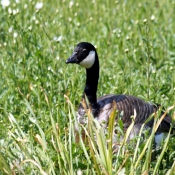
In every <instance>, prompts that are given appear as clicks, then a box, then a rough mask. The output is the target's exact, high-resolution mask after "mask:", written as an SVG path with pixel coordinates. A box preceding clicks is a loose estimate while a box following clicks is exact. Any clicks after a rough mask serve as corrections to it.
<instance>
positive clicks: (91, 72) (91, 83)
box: [83, 53, 99, 109]
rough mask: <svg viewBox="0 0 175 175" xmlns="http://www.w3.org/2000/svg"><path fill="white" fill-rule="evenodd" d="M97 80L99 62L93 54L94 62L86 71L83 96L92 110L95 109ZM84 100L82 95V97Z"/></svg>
mask: <svg viewBox="0 0 175 175" xmlns="http://www.w3.org/2000/svg"><path fill="white" fill-rule="evenodd" d="M98 78H99V61H98V55H97V53H95V62H94V64H93V66H92V67H91V68H89V69H86V86H85V89H84V94H85V95H86V97H87V98H88V101H89V104H90V106H91V107H92V109H96V108H97V94H96V93H97V86H98ZM83 98H84V95H83Z"/></svg>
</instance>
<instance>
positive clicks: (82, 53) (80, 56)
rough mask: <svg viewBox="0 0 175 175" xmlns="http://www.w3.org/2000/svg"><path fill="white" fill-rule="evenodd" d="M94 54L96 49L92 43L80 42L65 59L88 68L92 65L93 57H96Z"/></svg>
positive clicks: (67, 61)
mask: <svg viewBox="0 0 175 175" xmlns="http://www.w3.org/2000/svg"><path fill="white" fill-rule="evenodd" d="M96 55H97V53H96V49H95V47H94V46H93V45H92V44H90V43H88V42H81V43H79V44H78V45H77V46H76V48H75V50H74V52H73V54H72V55H71V56H70V57H69V58H68V59H67V60H66V63H67V64H68V63H72V64H73V63H74V64H79V65H80V66H82V67H84V68H85V69H89V68H91V67H92V66H93V65H94V63H95V59H97V58H96V57H97V56H96Z"/></svg>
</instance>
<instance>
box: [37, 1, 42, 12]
mask: <svg viewBox="0 0 175 175" xmlns="http://www.w3.org/2000/svg"><path fill="white" fill-rule="evenodd" d="M42 7H43V3H42V2H37V3H36V5H35V8H36V9H37V10H39V9H41V8H42Z"/></svg>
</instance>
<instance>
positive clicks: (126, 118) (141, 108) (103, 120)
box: [78, 94, 171, 132]
mask: <svg viewBox="0 0 175 175" xmlns="http://www.w3.org/2000/svg"><path fill="white" fill-rule="evenodd" d="M114 102H115V104H116V108H117V111H118V112H117V113H118V114H121V113H122V114H121V116H122V118H121V119H122V121H123V124H124V130H126V129H127V128H128V126H129V125H130V124H131V122H132V118H131V116H133V115H134V109H135V111H136V118H135V124H136V125H137V124H142V123H144V122H145V121H146V119H147V118H148V117H149V116H150V115H151V114H153V113H154V112H156V111H157V108H156V106H155V105H154V104H151V103H147V102H144V101H143V100H141V99H139V98H136V97H134V96H130V95H113V94H110V95H105V96H103V97H100V98H99V99H98V100H97V104H98V108H97V109H93V111H92V113H93V115H94V117H95V119H96V120H98V122H99V123H100V124H102V125H105V126H107V124H108V121H109V116H110V113H111V112H112V110H113V108H114V106H113V105H114ZM85 113H86V112H85V109H84V108H83V105H80V106H79V110H78V122H79V123H81V124H86V123H87V120H86V117H85ZM118 116H119V115H117V116H116V121H117V120H118ZM170 123H171V117H169V116H168V115H167V116H166V117H165V118H164V120H163V121H162V123H161V125H160V126H159V130H158V131H160V132H161V131H163V132H168V131H169V128H170ZM152 125H153V119H152V120H151V121H149V122H148V123H147V126H146V127H150V128H152Z"/></svg>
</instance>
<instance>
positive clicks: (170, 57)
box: [0, 0, 175, 175]
mask: <svg viewBox="0 0 175 175" xmlns="http://www.w3.org/2000/svg"><path fill="white" fill-rule="evenodd" d="M0 2H1V5H0V174H8V175H14V174H25V175H26V174H43V175H46V174H48V175H50V174H53V175H58V174H65V175H66V174H71V175H73V174H88V175H89V174H106V175H107V174H109V175H112V174H119V173H120V174H122V173H123V174H124V173H125V174H127V175H129V174H130V175H139V174H145V175H146V174H159V175H165V174H167V175H174V174H175V138H173V137H169V136H170V134H169V135H168V139H167V140H165V142H164V143H162V146H161V147H160V148H159V149H158V150H156V152H157V154H156V156H157V157H156V159H155V160H153V161H151V153H152V152H153V151H155V150H153V147H152V142H153V139H154V137H153V136H154V131H155V130H156V128H157V127H158V125H159V122H160V121H161V120H162V118H160V117H159V115H156V116H151V117H154V118H155V124H154V128H155V130H154V131H153V132H152V133H151V135H148V138H147V139H146V140H145V141H144V142H143V141H142V140H141V137H139V136H138V137H137V138H136V139H134V140H133V142H131V143H130V144H128V143H126V140H127V137H128V133H129V131H130V129H131V127H132V125H131V127H130V128H129V129H128V132H127V133H126V134H125V135H124V134H123V130H122V128H123V127H122V122H121V121H120V120H119V123H118V124H117V126H114V125H113V123H114V122H113V120H114V116H115V111H113V113H112V114H111V120H110V122H109V126H110V127H109V128H108V133H104V131H103V130H102V129H101V127H100V126H99V125H98V123H96V122H94V121H93V118H92V116H91V114H88V116H87V117H88V119H89V123H90V124H89V126H88V127H87V128H84V127H81V126H80V128H81V129H83V130H85V132H86V133H87V138H88V144H85V143H84V142H83V141H82V140H81V139H80V143H76V142H75V135H74V131H73V126H74V123H76V114H75V112H76V110H77V107H78V104H79V101H80V99H81V96H82V92H83V88H84V85H85V70H84V69H82V68H81V67H80V66H75V65H66V64H65V60H66V59H67V58H68V57H69V56H70V55H71V54H72V52H73V49H74V47H75V45H76V44H77V43H79V42H81V41H87V42H91V43H92V44H94V45H95V46H96V48H97V51H98V54H99V59H100V65H101V68H100V80H99V86H98V97H100V96H102V95H104V94H110V93H111V94H121V93H125V94H130V95H134V96H137V97H140V98H142V99H144V100H145V101H150V102H156V103H159V104H161V105H162V106H164V107H165V110H167V111H168V112H169V113H170V114H171V116H172V117H173V119H174V118H175V113H174V111H175V110H174V109H175V108H174V106H173V105H175V22H174V21H175V1H174V0H161V1H146V0H143V1H139V0H130V1H127V0H125V1H120V0H118V1H117V0H116V1H112V0H111V1H110V0H84V1H81V0H76V1H73V0H72V1H70V0H59V1H54V0H50V1H48V0H43V1H37V0H29V1H22V0H16V1H15V0H10V1H8V0H1V1H0ZM132 124H133V123H132ZM114 127H116V129H117V130H118V133H119V135H124V136H123V137H124V138H125V139H124V140H123V141H121V142H119V145H120V147H119V148H118V151H117V152H116V153H115V154H113V153H112V151H113V150H112V149H111V148H112V143H111V138H112V134H113V131H112V129H113V128H114ZM95 140H96V141H95ZM106 140H107V143H106Z"/></svg>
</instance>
